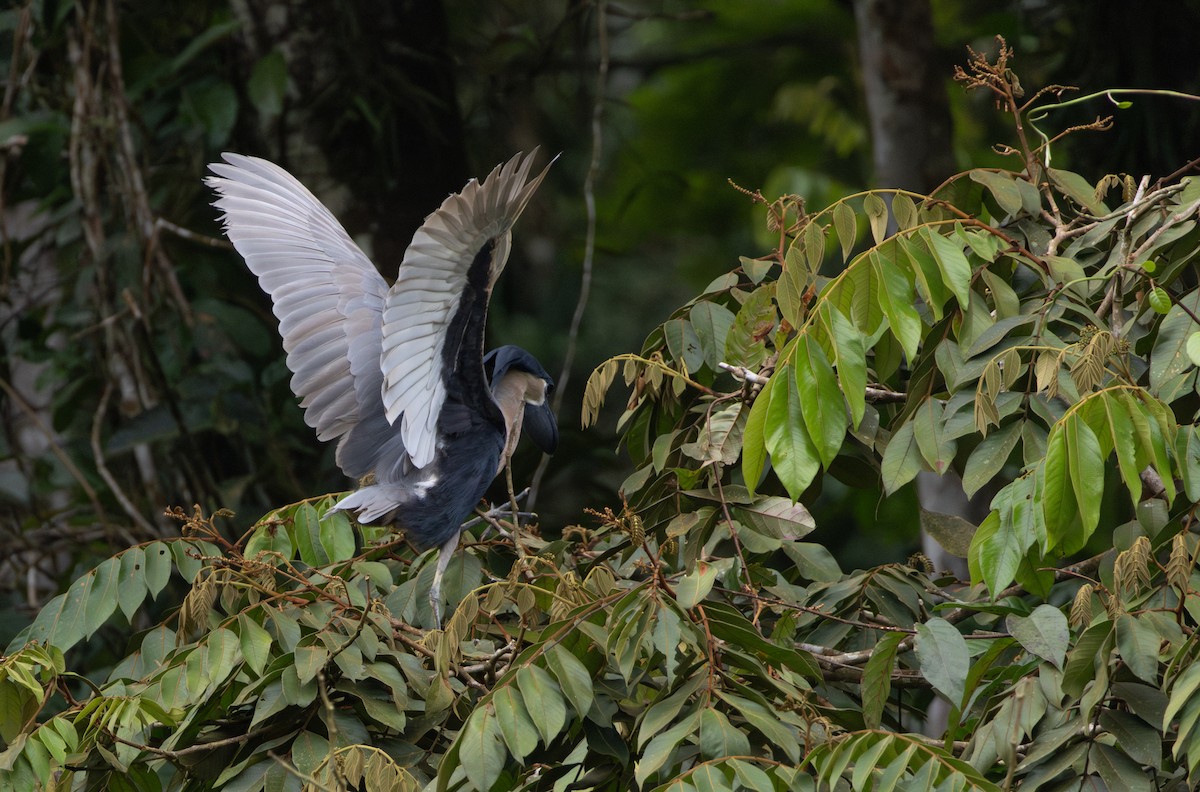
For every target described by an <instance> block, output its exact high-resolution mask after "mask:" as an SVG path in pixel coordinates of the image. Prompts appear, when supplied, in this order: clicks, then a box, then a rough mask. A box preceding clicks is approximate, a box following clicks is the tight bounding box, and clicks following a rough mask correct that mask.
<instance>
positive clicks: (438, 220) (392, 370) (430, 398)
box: [380, 149, 549, 468]
mask: <svg viewBox="0 0 1200 792" xmlns="http://www.w3.org/2000/svg"><path fill="white" fill-rule="evenodd" d="M536 154H537V150H536V149H535V150H534V151H533V152H531V153H530V154H528V155H525V156H522V155H520V154H518V155H517V156H515V157H513V158H512V159H511V160H509V161H508V162H507V163H505V164H503V165H500V166H497V167H496V168H495V169H494V170H493V171H492V172H491V173H490V174H489V175H488V177H487V178H486V179H484V180H483V181H482V182H477V181H475V180H474V179H472V180H471V181H469V182H468V183H467V186H466V187H464V188H463V190H462V192H461V193H458V194H456V195H451V196H450V197H449V198H447V199H446V200H445V201H444V202H443V203H442V205H441V208H439V209H438V210H437V211H436V212H434V213H433V214H431V215H429V217H427V218H425V222H424V224H422V226H421V228H420V229H418V230H417V233H416V234H415V235H414V236H413V241H412V244H411V245H409V247H408V250H407V251H406V252H405V254H404V261H403V263H402V264H401V265H400V272H399V276H398V277H397V279H396V283H395V285H393V286H392V288H391V290H390V291H389V292H388V293H387V297H386V299H385V302H384V307H383V350H382V356H381V358H380V366H381V368H382V373H383V386H382V397H383V404H384V409H385V411H386V416H387V420H388V423H391V424H395V422H396V420H397V419H400V420H401V424H400V433H401V439H402V440H403V442H404V447H405V448H406V449H407V450H408V454H409V457H410V458H411V460H412V462H413V464H414V465H415V466H416V467H418V468H420V467H425V466H426V465H428V464H429V463H430V462H431V461H432V460H433V457H434V453H435V452H436V450H437V419H438V415H439V414H440V413H441V411H442V405H443V404H444V402H445V400H446V390H445V385H444V381H443V372H442V370H441V368H442V348H443V346H444V344H445V337H446V329H447V327H448V325H449V324H450V321H451V319H452V318H453V317H454V313H455V311H456V310H457V309H458V303H459V299H460V298H461V296H462V293H463V289H464V288H465V287H466V282H467V272H468V270H469V269H470V266H471V262H472V261H473V260H474V258H475V255H476V254H477V253H478V252H479V251H480V250H481V249H482V247H483V245H484V244H485V243H486V242H487V241H488V240H490V239H497V240H499V243H498V245H497V254H496V260H495V262H494V263H493V265H492V273H491V276H492V279H493V280H494V279H495V277H496V276H497V275H499V273H500V270H501V269H503V268H504V264H505V260H506V259H507V257H508V239H507V235H508V233H509V230H510V229H511V228H512V225H513V223H514V222H515V221H516V219H517V218H518V217H519V216H520V214H521V212H522V211H523V210H524V208H525V205H526V204H527V203H528V202H529V198H530V197H531V196H532V195H533V193H534V191H535V190H536V189H537V187H538V185H539V184H541V181H542V178H543V177H544V176H545V175H546V170H543V171H542V172H541V173H540V174H538V175H537V176H536V177H534V178H533V179H530V178H529V172H530V168H531V167H532V165H533V159H534V157H535V156H536ZM548 168H549V166H547V169H548Z"/></svg>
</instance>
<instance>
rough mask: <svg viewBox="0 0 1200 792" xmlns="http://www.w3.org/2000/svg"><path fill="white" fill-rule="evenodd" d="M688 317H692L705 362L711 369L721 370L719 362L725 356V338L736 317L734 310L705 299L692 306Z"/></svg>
mask: <svg viewBox="0 0 1200 792" xmlns="http://www.w3.org/2000/svg"><path fill="white" fill-rule="evenodd" d="M688 318H689V319H691V323H692V328H693V329H694V330H695V331H696V338H698V339H699V341H700V349H701V350H702V351H703V353H704V362H705V363H707V364H708V368H709V370H710V371H719V370H720V369H719V368H718V367H717V364H718V363H719V362H721V359H722V358H723V357H725V339H726V337H727V336H728V335H729V328H731V327H733V322H734V319H735V318H736V317H735V316H734V314H733V311H730V310H729V309H728V308H726V307H725V306H723V305H719V304H717V303H714V302H708V301H703V302H698V303H696V304H695V305H694V306H692V311H691V313H690V314H688ZM688 370H689V371H692V370H693V369H690V368H689V369H688Z"/></svg>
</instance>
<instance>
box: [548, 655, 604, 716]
mask: <svg viewBox="0 0 1200 792" xmlns="http://www.w3.org/2000/svg"><path fill="white" fill-rule="evenodd" d="M546 666H547V667H548V668H549V669H550V672H551V673H552V674H554V677H555V679H557V680H558V685H559V687H560V688H562V692H563V694H564V695H565V696H566V697H567V699H568V700H569V701H570V702H571V705H572V706H573V707H575V712H577V713H578V714H579V716H580V717H581V718H582V717H584V716H585V715H587V713H588V710H589V709H591V707H592V701H593V698H594V693H593V691H592V675H591V673H590V672H589V671H588V670H587V666H585V665H584V664H583V663H582V662H580V661H579V658H577V657H576V656H575V655H574V654H572V653H571V652H570V650H568V649H566V648H565V647H563V646H562V645H561V644H555V645H554V646H551V647H550V648H549V649H547V650H546Z"/></svg>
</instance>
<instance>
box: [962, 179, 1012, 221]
mask: <svg viewBox="0 0 1200 792" xmlns="http://www.w3.org/2000/svg"><path fill="white" fill-rule="evenodd" d="M970 173H971V181H974V182H978V183H980V184H982V185H983V186H984V187H985V188H986V189H987V191H988V192H990V193H991V194H992V197H993V198H995V199H996V203H998V204H999V205H1000V209H1001V210H1003V211H1004V212H1005V213H1006V214H1008V215H1016V214H1017V213H1018V212H1020V211H1021V208H1022V205H1023V202H1022V200H1021V193H1020V191H1019V190H1018V189H1017V185H1016V184H1015V183H1014V182H1013V179H1012V174H1010V173H1008V172H1007V171H1002V172H999V173H997V172H995V171H987V170H973V171H971V172H970ZM998 219H1003V218H998Z"/></svg>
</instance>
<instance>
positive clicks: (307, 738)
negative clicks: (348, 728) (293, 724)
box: [226, 731, 329, 788]
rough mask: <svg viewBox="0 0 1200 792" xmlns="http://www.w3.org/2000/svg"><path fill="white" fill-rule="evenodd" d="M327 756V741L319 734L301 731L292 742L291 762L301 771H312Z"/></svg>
mask: <svg viewBox="0 0 1200 792" xmlns="http://www.w3.org/2000/svg"><path fill="white" fill-rule="evenodd" d="M328 756H329V741H328V740H326V739H325V738H324V737H322V736H321V735H319V734H315V733H313V732H310V731H302V732H300V734H299V736H297V737H296V739H295V740H294V741H293V742H292V762H293V763H294V764H295V765H296V769H297V770H299V771H300V772H301V773H308V774H311V773H313V772H314V771H316V769H317V768H318V767H320V765H321V763H322V762H324V761H325V759H326V757H328ZM226 788H228V787H226Z"/></svg>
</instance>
